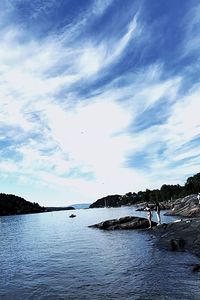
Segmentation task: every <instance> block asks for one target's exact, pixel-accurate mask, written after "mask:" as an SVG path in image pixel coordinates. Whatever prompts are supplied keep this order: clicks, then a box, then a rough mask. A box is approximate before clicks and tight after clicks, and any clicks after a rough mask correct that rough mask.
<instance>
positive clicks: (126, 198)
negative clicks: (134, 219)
mask: <svg viewBox="0 0 200 300" xmlns="http://www.w3.org/2000/svg"><path fill="white" fill-rule="evenodd" d="M199 192H200V173H197V174H195V175H194V176H191V177H189V178H188V179H187V180H186V182H185V184H184V185H182V186H181V185H179V184H175V185H173V184H163V185H162V186H161V188H160V189H154V190H150V189H146V190H145V191H139V192H138V193H136V192H128V193H126V194H125V195H109V196H106V197H103V198H101V199H98V200H97V201H95V202H94V203H92V204H91V205H90V208H95V207H105V206H106V207H119V206H122V205H133V204H137V203H141V202H148V203H155V202H156V201H158V202H162V201H172V202H173V201H174V200H176V199H178V198H184V197H186V196H188V195H191V194H197V193H199Z"/></svg>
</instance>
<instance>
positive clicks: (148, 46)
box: [0, 1, 200, 205]
mask: <svg viewBox="0 0 200 300" xmlns="http://www.w3.org/2000/svg"><path fill="white" fill-rule="evenodd" d="M19 4H22V2H20V1H18V2H13V1H10V2H8V4H7V5H4V7H3V9H4V11H5V14H7V16H8V17H9V18H11V16H12V15H13V14H14V13H16V12H17V13H16V15H17V17H16V19H15V20H13V22H12V21H11V22H10V24H9V25H8V24H7V22H5V19H2V21H1V24H0V28H1V29H0V35H1V41H2V42H1V49H0V75H1V80H0V155H1V160H0V171H1V173H0V176H1V179H2V186H1V187H0V188H1V190H2V191H4V190H5V191H6V192H9V182H14V184H13V186H12V191H13V192H15V193H19V191H22V190H23V191H24V192H20V195H21V196H24V197H28V199H30V200H32V201H39V202H40V203H41V204H45V205H48V204H50V203H51V204H53V203H54V205H67V204H69V203H74V202H76V201H77V202H84V201H87V202H88V201H91V202H92V201H94V200H95V199H96V198H98V197H102V196H104V195H107V194H112V193H120V194H122V193H126V192H128V191H138V190H139V189H145V188H153V187H159V186H160V185H161V184H163V183H168V182H169V183H180V182H183V181H184V180H185V178H186V177H187V176H189V175H192V174H193V173H195V172H198V171H199V170H198V166H199V163H200V158H199V155H198V153H199V150H200V149H199V147H200V143H199V137H200V121H199V116H198V106H199V105H198V99H199V94H200V87H199V83H198V79H197V77H196V73H198V68H197V66H195V64H194V60H193V59H194V57H193V56H192V55H194V47H193V46H192V45H193V42H192V41H193V40H194V39H196V33H195V32H194V27H195V26H196V25H195V24H196V23H195V22H197V21H198V20H197V21H194V22H193V25H191V23H189V22H188V21H187V20H188V19H187V18H188V16H189V15H190V16H192V15H194V13H195V7H194V6H193V5H191V9H190V10H189V13H188V12H185V15H184V16H183V19H182V20H181V22H182V23H180V24H183V23H184V22H185V23H184V24H185V28H186V30H185V33H184V35H183V38H182V41H181V42H180V44H179V45H178V48H177V49H176V53H177V52H178V51H179V52H180V57H179V58H178V60H177V64H178V67H177V70H176V72H174V71H173V70H172V69H171V68H170V66H169V62H168V58H167V57H166V58H165V57H164V56H163V53H164V52H163V51H164V50H163V49H162V48H161V49H160V52H159V53H158V54H157V58H155V55H154V54H155V51H156V50H155V51H154V50H153V49H154V48H153V47H155V46H156V45H155V41H156V40H157V39H158V36H160V32H159V35H158V36H157V32H156V31H155V32H154V31H153V30H154V28H158V26H160V31H161V32H163V35H164V34H165V30H166V27H165V26H166V23H165V22H161V20H160V19H159V17H158V14H159V13H160V12H159V10H158V7H157V6H156V7H154V8H155V11H156V10H157V11H156V12H157V18H155V21H154V23H153V24H152V23H151V22H150V21H148V20H151V19H150V14H151V13H152V12H150V11H149V16H148V13H147V8H146V9H145V4H144V3H142V4H141V5H140V6H141V7H140V9H139V10H138V12H137V11H136V10H135V7H134V6H133V4H132V2H131V1H130V2H129V1H127V4H124V5H125V6H126V10H129V11H132V12H133V13H132V14H130V17H129V18H127V15H126V16H125V15H124V14H123V13H122V16H121V18H124V19H123V22H124V24H125V26H123V28H122V27H121V26H122V22H117V19H116V20H115V19H114V18H117V14H116V12H115V11H114V10H116V9H120V5H121V4H120V1H119V3H118V2H117V4H115V5H117V8H116V6H115V5H114V2H113V1H104V2H102V1H95V2H92V3H91V4H87V5H86V6H84V7H82V9H81V6H80V7H76V8H75V7H73V8H70V7H68V8H69V10H70V9H71V12H72V11H73V12H75V11H76V13H74V14H71V13H69V14H67V5H64V6H63V7H62V6H60V5H58V4H57V2H55V1H51V2H49V1H47V2H46V1H45V2H43V4H42V5H39V6H38V5H36V2H35V1H33V2H32V4H31V5H32V8H33V11H32V13H30V15H29V16H27V18H29V19H30V20H31V21H30V20H29V21H30V27H29V28H28V27H26V26H25V25H26V24H27V22H28V19H26V17H23V18H21V19H20V18H19V11H18V6H17V5H19ZM34 4H35V5H34ZM23 9H26V7H23ZM148 9H149V8H148ZM169 9H173V7H170V8H169ZM62 10H65V12H66V14H65V15H63V13H62ZM53 12H54V13H56V14H57V15H55V17H56V18H57V17H58V16H59V22H57V23H54V21H53V20H52V13H53ZM122 12H123V10H122ZM89 13H90V14H89ZM72 15H73V18H72ZM169 15H170V14H169ZM43 17H45V22H46V26H45V29H44V31H43V32H41V34H40V35H38V34H37V29H38V28H39V29H40V30H41V31H42V28H43V27H42V25H41V24H42V23H41V22H44V19H41V18H43ZM108 17H109V18H113V19H114V20H112V22H113V23H114V24H116V28H114V31H115V32H116V34H110V35H109V32H108V31H107V21H105V20H107V19H106V18H108ZM35 20H37V22H38V24H37V26H38V27H37V26H36V23H34V22H35ZM194 20H196V19H194ZM148 22H150V23H148ZM168 22H170V20H168ZM97 23H98V24H101V32H100V34H99V35H98V34H96V35H95V34H94V32H95V26H97V25H95V24H97ZM58 24H59V26H58ZM47 25H48V26H47ZM53 25H55V26H54V30H52V28H53ZM46 28H49V29H48V30H47V29H46ZM50 28H51V29H50ZM84 30H85V31H84ZM93 30H94V32H93ZM178 30H179V26H177V27H174V31H176V32H177V34H178ZM104 32H105V35H103V33H104ZM152 32H153V34H154V35H155V36H154V37H153V38H152ZM188 37H190V38H188ZM186 39H187V41H188V43H187V44H186V47H185V46H184V41H185V40H186ZM160 45H161V44H160ZM195 45H196V46H195V47H197V43H196V44H195ZM144 46H145V51H144V49H143V47H144ZM195 49H196V48H195ZM174 50H175V49H174ZM165 51H166V49H165ZM169 51H171V49H169ZM189 55H191V56H192V57H191V60H190V61H189V62H188V61H185V57H186V56H189ZM195 58H197V52H196V51H195ZM193 67H194V68H195V72H194V74H193V73H192V68H193ZM188 70H190V78H188ZM191 76H194V77H195V80H194V83H193V82H192V81H191ZM34 189H36V190H37V189H38V193H37V192H35V191H33V190H34ZM47 190H48V191H47ZM50 192H52V196H51V195H50ZM41 195H42V196H41ZM56 195H57V199H55V196H56Z"/></svg>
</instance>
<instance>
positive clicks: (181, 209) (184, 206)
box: [165, 194, 200, 218]
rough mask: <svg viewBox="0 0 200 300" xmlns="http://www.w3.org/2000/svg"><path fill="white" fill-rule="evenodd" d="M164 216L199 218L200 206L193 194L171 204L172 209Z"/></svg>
mask: <svg viewBox="0 0 200 300" xmlns="http://www.w3.org/2000/svg"><path fill="white" fill-rule="evenodd" d="M165 215H166V216H182V217H188V218H196V217H200V205H199V203H198V200H197V196H196V195H195V194H193V195H189V196H187V197H184V198H180V199H177V200H176V201H175V202H174V203H173V208H172V209H171V210H170V211H168V212H167V213H166V214H165Z"/></svg>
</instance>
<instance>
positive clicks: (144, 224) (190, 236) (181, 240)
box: [89, 216, 200, 257]
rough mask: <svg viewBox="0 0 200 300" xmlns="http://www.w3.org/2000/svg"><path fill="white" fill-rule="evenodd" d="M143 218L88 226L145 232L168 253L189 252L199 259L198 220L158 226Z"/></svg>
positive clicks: (127, 217)
mask: <svg viewBox="0 0 200 300" xmlns="http://www.w3.org/2000/svg"><path fill="white" fill-rule="evenodd" d="M152 226H153V227H152V229H149V222H148V220H147V219H145V218H140V217H134V216H126V217H123V218H120V219H112V220H106V221H103V222H101V223H98V224H94V225H90V226H89V227H90V228H98V229H101V230H135V229H137V230H143V231H144V230H146V231H147V232H148V233H150V234H151V235H153V236H154V237H155V244H156V245H157V246H158V247H162V248H164V249H166V250H170V251H181V252H183V251H189V252H191V253H192V254H194V255H196V256H198V257H200V218H195V219H187V220H184V221H182V220H178V221H174V222H172V223H169V224H161V225H158V224H157V223H156V222H152Z"/></svg>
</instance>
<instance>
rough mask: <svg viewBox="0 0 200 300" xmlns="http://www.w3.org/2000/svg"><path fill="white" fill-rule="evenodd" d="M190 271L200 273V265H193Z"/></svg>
mask: <svg viewBox="0 0 200 300" xmlns="http://www.w3.org/2000/svg"><path fill="white" fill-rule="evenodd" d="M192 271H193V272H198V271H200V265H199V264H196V265H194V266H193V267H192Z"/></svg>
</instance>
